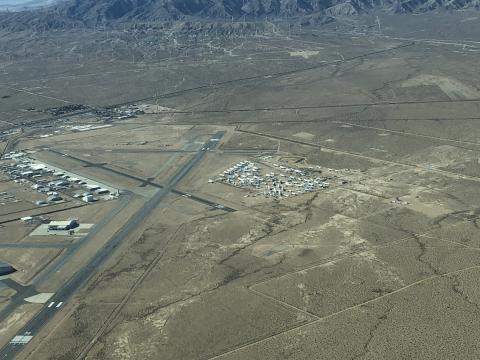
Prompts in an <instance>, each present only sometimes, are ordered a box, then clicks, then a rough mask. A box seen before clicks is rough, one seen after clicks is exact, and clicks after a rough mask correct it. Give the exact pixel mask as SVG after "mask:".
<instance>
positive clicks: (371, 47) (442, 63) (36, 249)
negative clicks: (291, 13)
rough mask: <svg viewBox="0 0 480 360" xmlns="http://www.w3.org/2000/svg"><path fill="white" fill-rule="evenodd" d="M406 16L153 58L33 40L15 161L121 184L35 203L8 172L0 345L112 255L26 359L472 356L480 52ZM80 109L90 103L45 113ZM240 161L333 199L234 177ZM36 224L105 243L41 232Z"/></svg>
mask: <svg viewBox="0 0 480 360" xmlns="http://www.w3.org/2000/svg"><path fill="white" fill-rule="evenodd" d="M468 15H469V14H464V15H462V16H464V18H465V19H467V21H466V22H472V21H473V22H475V23H476V24H478V22H476V21H477V20H471V17H468ZM468 19H470V20H468ZM386 20H388V19H386ZM362 21H364V22H365V23H367V24H368V23H369V21H371V19H363V20H362ZM396 21H399V20H398V19H396V18H393V19H390V22H387V23H386V24H385V25H384V30H383V33H378V32H374V31H366V32H363V33H361V32H359V31H358V29H359V28H362V26H364V25H363V24H361V23H359V25H358V27H357V28H356V29H357V33H355V32H354V31H353V30H352V29H351V27H349V26H348V24H346V25H344V27H343V28H340V29H337V30H336V31H335V29H327V30H328V31H327V30H325V32H324V33H322V32H317V31H316V30H312V31H304V32H302V33H300V32H298V33H293V34H290V35H288V36H287V35H285V34H284V33H283V34H281V33H277V32H275V31H274V32H271V33H266V34H263V35H248V36H244V37H238V38H225V39H222V40H219V39H216V40H211V41H209V40H208V39H203V40H201V41H200V40H198V39H197V42H196V43H195V44H191V43H189V42H188V41H187V40H185V41H186V42H185V43H184V47H183V48H181V49H178V48H176V47H175V48H173V50H171V51H173V52H175V51H177V52H180V54H172V56H167V57H164V58H161V59H157V58H156V56H157V55H155V54H153V53H152V52H148V51H146V50H145V49H147V48H148V47H147V45H146V44H147V43H146V42H140V43H139V45H138V47H137V48H135V51H134V50H130V52H128V51H127V50H125V49H128V46H127V45H128V41H129V40H128V39H126V40H125V39H122V38H120V37H119V38H118V39H120V40H122V41H124V42H122V41H120V40H118V41H117V42H112V41H111V38H112V37H113V36H114V34H112V33H108V32H107V33H100V34H97V35H95V34H91V33H88V32H85V33H83V35H82V36H83V37H79V38H78V43H75V41H74V40H72V39H71V38H69V37H68V36H67V35H65V34H58V35H55V36H54V35H47V34H43V35H42V34H38V35H37V36H38V39H37V42H38V44H37V46H39V47H45V54H44V55H43V56H42V57H40V56H37V55H35V54H32V55H28V54H27V55H25V54H23V55H22V56H21V54H19V53H13V54H12V57H18V58H19V59H18V60H15V61H13V60H10V59H8V58H5V59H4V60H2V63H1V64H0V65H1V67H0V71H3V74H2V73H1V72H0V125H1V126H2V127H3V133H2V134H3V135H2V141H3V146H4V147H5V151H4V152H5V154H6V153H8V152H11V151H16V152H20V151H22V152H26V153H27V154H28V158H30V159H32V161H39V162H43V163H45V164H48V165H50V166H54V167H56V168H59V169H64V170H68V171H70V172H72V173H73V174H77V175H78V176H82V177H85V178H87V179H90V180H91V181H93V182H97V183H101V184H104V185H105V186H109V187H112V188H114V189H119V196H118V197H115V198H112V199H109V200H106V199H105V200H103V199H102V200H100V201H97V202H95V203H93V204H86V203H84V202H82V201H80V200H79V199H78V198H75V197H74V196H73V194H74V191H73V190H72V189H66V190H65V194H64V200H65V201H64V202H62V203H58V204H50V205H48V206H46V207H38V206H35V205H34V203H35V201H36V200H38V199H40V197H39V196H40V195H39V194H38V193H37V192H35V191H34V190H32V189H31V187H30V186H28V185H29V183H28V184H22V183H15V182H13V181H12V180H11V179H9V178H8V177H6V176H5V175H4V174H2V176H3V177H2V178H1V179H0V193H1V192H3V191H5V192H7V193H8V194H12V195H13V196H14V198H10V200H11V201H5V202H2V201H0V203H1V205H0V231H1V236H0V248H1V252H0V260H2V261H4V262H7V263H9V264H12V265H13V266H14V267H15V268H16V269H17V272H16V273H14V274H12V275H11V277H10V279H9V281H10V282H6V283H4V284H2V281H0V284H1V286H2V287H0V301H2V302H1V303H0V314H1V312H2V311H3V310H4V309H5V308H7V309H10V308H9V307H8V306H12V304H14V305H16V306H13V307H12V308H11V310H9V311H10V312H9V313H8V314H7V313H6V312H5V318H4V319H2V324H4V325H3V326H2V330H1V331H2V332H1V333H0V342H1V343H2V345H7V346H8V344H9V341H11V338H12V337H13V336H14V335H15V334H19V331H23V330H21V329H23V326H24V325H25V324H26V323H27V321H28V320H29V319H31V318H33V317H34V316H35V314H38V313H39V311H41V309H42V307H47V306H48V305H49V303H50V300H46V301H44V302H43V303H30V302H28V301H24V299H22V298H21V296H20V295H21V294H23V292H25V293H26V294H27V293H28V294H30V295H33V294H37V293H41V294H56V293H57V292H58V289H60V288H62V286H64V284H66V283H68V281H69V279H70V278H71V277H72V276H74V274H75V273H76V272H77V271H78V270H79V269H82V268H84V267H85V266H87V264H89V259H92V258H93V257H94V256H95V254H97V253H99V252H105V250H104V249H109V250H111V252H109V254H108V257H107V256H105V258H104V259H103V261H102V262H98V263H96V268H95V271H93V272H92V273H91V275H90V276H89V277H86V278H85V281H84V282H83V283H82V284H81V286H80V285H79V286H78V288H76V291H75V292H74V293H72V294H71V296H69V297H68V298H66V299H65V300H62V299H58V300H56V301H58V302H57V303H58V304H60V305H59V307H58V308H56V305H54V307H55V309H56V310H55V313H52V315H51V320H50V321H48V322H45V324H43V326H42V327H41V328H39V329H37V330H38V331H37V332H34V333H33V334H32V335H33V338H32V339H31V340H30V341H29V342H28V344H24V348H22V351H21V352H19V353H18V355H17V356H18V359H30V360H42V359H45V360H46V359H49V360H52V359H56V360H71V359H145V360H146V359H172V360H187V359H210V360H213V359H222V360H223V359H225V360H237V359H238V360H246V359H272V360H273V359H296V360H298V359H329V360H331V359H478V358H479V357H480V342H479V340H478V337H477V333H478V331H479V329H480V316H479V315H480V287H479V285H478V281H477V276H479V275H480V232H479V229H478V224H477V221H478V219H479V214H480V211H479V209H480V208H479V206H478V204H479V201H480V193H479V191H478V188H479V182H480V142H479V141H478V139H479V137H480V127H479V126H478V120H479V119H480V117H479V115H478V114H479V110H480V86H479V85H478V84H479V81H480V75H479V74H478V63H479V60H480V59H479V56H480V52H479V51H480V43H478V42H474V41H473V40H471V39H470V38H467V39H466V40H465V39H462V38H460V37H459V36H457V37H456V38H454V39H453V38H452V39H450V40H449V38H448V35H449V34H448V33H446V34H440V35H439V36H443V37H442V38H440V39H435V38H434V36H435V31H433V30H432V29H431V28H430V29H425V32H430V33H429V36H428V37H425V36H422V31H421V30H422V29H421V28H420V27H421V25H419V23H415V24H413V25H412V32H413V33H411V34H409V35H407V34H404V33H401V31H400V30H398V32H396V29H397V28H396V27H395V26H397V25H396ZM455 21H456V20H455ZM428 23H429V22H428V21H425V24H428ZM462 24H463V23H462ZM388 25H390V28H389V27H388ZM425 26H427V25H425ZM465 26H466V25H465ZM395 33H397V34H399V35H398V36H394V35H393V34H395ZM94 36H97V37H98V38H104V39H106V40H105V44H107V45H108V46H110V45H111V44H117V46H118V47H114V46H112V47H111V48H108V49H104V50H103V51H101V46H100V43H99V42H93V40H91V39H93V38H94ZM125 36H127V35H125ZM144 36H147V35H145V34H144ZM3 41H4V44H3V45H2V46H7V43H8V42H9V41H13V40H12V39H10V40H8V41H7V40H3ZM65 44H69V50H68V51H64V50H65V49H64V47H65ZM168 45H169V43H166V44H160V45H158V48H157V47H155V49H157V50H156V51H158V56H160V55H161V54H164V51H165V49H166V48H168ZM170 45H171V44H170ZM59 49H62V51H60V50H59ZM47 50H51V52H50V53H48V54H47ZM17 51H20V50H17ZM23 51H24V52H25V53H28V52H29V51H32V52H33V50H32V49H29V48H25V49H23ZM122 51H123V52H122ZM162 51H163V52H162ZM12 52H13V50H12ZM135 56H136V57H137V59H136V60H134V59H133V58H134V57H135ZM68 104H83V105H85V106H86V107H88V108H86V110H82V111H78V112H74V113H66V114H62V115H61V116H57V115H52V111H51V108H55V107H61V106H65V105H68ZM132 108H135V109H141V110H142V111H141V112H139V113H138V114H136V115H135V116H131V117H130V116H127V117H122V116H118V114H121V113H122V111H126V110H128V109H132ZM99 109H107V110H108V112H109V115H108V116H105V115H104V114H103V115H102V114H100V113H99V112H98V111H96V110H99ZM122 114H123V113H122ZM79 126H87V127H86V128H85V127H84V128H81V127H80V128H79ZM88 126H91V128H89V127H88ZM79 129H81V130H79ZM220 132H221V134H222V136H221V138H219V139H217V138H214V140H211V139H212V137H214V136H216V135H215V134H220ZM209 139H210V140H209ZM209 141H210V142H209ZM212 141H215V142H216V143H215V145H214V146H210V145H208V144H211V143H212ZM199 154H201V156H202V157H201V158H200V157H199V156H200V155H199ZM197 156H198V159H199V160H198V162H195V163H194V162H192V161H193V160H195V159H197V158H196V157H197ZM12 161H13V160H8V159H4V160H2V163H3V162H4V163H9V164H10V163H12ZM195 161H196V160H195ZM245 161H250V162H252V163H253V164H256V166H257V167H258V168H259V172H260V174H262V176H265V174H268V173H271V172H273V173H276V174H277V175H278V174H280V175H278V176H280V177H282V178H284V179H286V180H282V184H283V183H284V182H285V183H286V182H288V181H290V180H288V179H289V178H288V177H289V176H290V175H289V174H287V170H288V169H291V170H288V171H291V172H293V171H295V170H298V171H299V172H302V173H304V174H305V175H302V176H304V177H305V178H308V179H310V178H312V179H313V178H322V179H323V180H322V181H323V182H328V186H327V185H325V186H324V187H322V188H315V189H314V190H312V191H303V190H301V191H297V193H295V194H294V195H292V192H289V193H288V194H289V196H284V195H282V196H273V195H271V192H270V195H269V194H268V192H269V191H270V190H269V189H268V188H265V187H262V188H261V190H259V188H256V187H254V186H248V185H238V184H232V183H228V182H227V181H225V179H224V178H222V174H223V173H224V171H226V170H227V169H229V168H231V167H233V166H234V165H235V164H238V163H241V162H245ZM183 169H186V170H185V171H184V170H183ZM285 169H286V170H285ZM187 170H188V171H187ZM179 171H180V172H179ZM182 171H183V172H182ZM180 175H181V176H180ZM283 181H284V182H283ZM292 181H293V180H292ZM295 181H296V180H295ZM302 181H303V180H302ZM305 181H310V180H305ZM262 186H263V185H262ZM162 191H163V192H165V196H164V197H163V198H162V200H161V202H159V203H158V204H157V206H155V207H152V208H149V209H150V210H149V211H148V215H146V216H145V217H143V218H142V221H137V219H138V215H137V214H139V213H140V212H141V211H143V210H142V209H145V208H146V207H147V206H149V204H150V202H151V200H152V199H154V198H155V197H156V196H158V194H159V193H161V192H162ZM12 199H14V200H18V201H14V200H12ZM0 200H1V199H0ZM25 216H43V217H47V218H48V219H50V220H65V219H68V218H72V217H74V218H77V219H79V222H80V223H85V224H92V228H90V230H89V231H88V235H81V236H80V235H61V236H60V235H59V236H53V235H51V236H34V235H32V231H34V230H35V228H36V227H37V225H32V224H26V223H25V222H24V221H22V220H20V218H21V217H25ZM131 224H133V225H135V226H134V227H133V225H132V229H131V231H130V230H129V232H128V236H127V235H124V234H126V232H125V231H126V230H125V231H124V230H123V229H126V226H127V225H128V226H130V225H131ZM120 237H122V241H121V242H119V243H118V244H117V245H118V246H117V245H116V246H114V247H112V248H109V247H108V244H109V242H110V241H111V239H114V238H120ZM104 247H105V248H104ZM15 284H16V285H15ZM21 287H24V289H23V290H22V288H21ZM25 289H26V290H25ZM19 294H20V295H19ZM19 297H20V298H19ZM52 299H53V298H52ZM57 303H55V304H57Z"/></svg>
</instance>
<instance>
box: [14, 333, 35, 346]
mask: <svg viewBox="0 0 480 360" xmlns="http://www.w3.org/2000/svg"><path fill="white" fill-rule="evenodd" d="M32 338H33V336H32V335H17V336H15V337H14V338H13V339H12V340H10V344H12V345H25V344H27V343H28V342H29V341H30V340H32Z"/></svg>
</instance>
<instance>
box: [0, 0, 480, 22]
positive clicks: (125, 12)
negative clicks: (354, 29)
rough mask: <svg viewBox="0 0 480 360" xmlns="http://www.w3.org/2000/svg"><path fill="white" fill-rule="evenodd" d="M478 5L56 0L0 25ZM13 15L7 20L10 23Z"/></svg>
mask: <svg viewBox="0 0 480 360" xmlns="http://www.w3.org/2000/svg"><path fill="white" fill-rule="evenodd" d="M478 8H480V0H60V1H59V2H57V3H56V4H55V5H53V6H48V7H44V8H42V9H35V10H29V11H22V12H16V13H9V14H6V13H3V14H2V16H0V26H3V27H5V26H13V25H15V26H16V27H28V26H30V25H34V26H35V25H39V24H43V25H44V26H46V27H49V28H55V27H59V26H65V24H71V23H76V22H78V23H82V24H90V25H91V24H109V23H118V22H128V21H166V20H178V19H185V18H191V17H193V18H198V19H202V18H203V19H209V20H220V19H242V18H243V19H259V18H260V19H265V18H267V19H268V18H278V17H280V18H285V17H301V16H312V15H317V16H328V17H335V16H352V15H357V14H362V13H369V12H375V11H382V12H387V13H424V12H429V11H450V10H463V9H478ZM12 20H13V22H12Z"/></svg>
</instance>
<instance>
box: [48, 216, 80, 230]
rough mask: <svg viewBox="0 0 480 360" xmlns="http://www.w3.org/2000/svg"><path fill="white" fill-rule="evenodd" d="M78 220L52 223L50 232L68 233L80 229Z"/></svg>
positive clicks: (49, 227)
mask: <svg viewBox="0 0 480 360" xmlns="http://www.w3.org/2000/svg"><path fill="white" fill-rule="evenodd" d="M78 225H79V224H78V220H76V219H70V220H67V221H52V222H50V223H49V224H48V231H68V230H72V229H75V228H76V227H78Z"/></svg>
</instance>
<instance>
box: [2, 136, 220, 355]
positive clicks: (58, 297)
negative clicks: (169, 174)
mask: <svg viewBox="0 0 480 360" xmlns="http://www.w3.org/2000/svg"><path fill="white" fill-rule="evenodd" d="M224 133H225V132H223V131H219V132H217V133H216V134H215V135H213V136H212V137H211V138H210V139H209V140H208V141H207V142H206V143H205V145H204V146H203V147H202V148H201V150H199V151H198V152H197V153H196V154H195V156H194V157H193V158H192V159H191V160H190V161H188V162H187V163H186V164H185V165H184V166H183V167H182V168H181V169H179V171H177V173H176V174H175V175H174V176H173V178H172V179H171V180H170V181H169V183H168V184H167V185H165V186H164V187H162V188H161V189H159V190H158V191H157V192H156V193H155V195H154V196H153V197H152V198H150V199H149V200H148V201H147V202H146V203H145V204H144V205H143V206H142V208H141V209H140V210H139V211H138V212H137V213H136V214H135V215H134V216H133V217H132V218H130V219H129V221H128V222H127V223H125V225H124V226H123V227H122V228H121V229H120V230H119V231H118V232H117V233H116V234H115V235H114V236H113V237H112V238H111V239H110V240H109V241H108V243H107V244H105V246H104V247H103V248H102V249H101V250H100V251H98V252H97V253H96V254H95V256H94V257H93V258H92V259H91V260H90V262H89V263H88V264H87V265H86V266H84V267H83V268H82V269H79V271H78V272H77V273H76V274H75V275H74V276H73V277H72V278H71V279H70V280H69V281H68V282H67V283H66V284H65V285H64V286H62V287H61V288H60V289H59V290H58V291H57V292H56V293H55V295H54V296H53V297H52V298H51V299H50V301H49V302H48V303H46V304H45V306H44V307H43V308H42V310H40V312H39V313H38V314H37V315H36V316H35V317H34V318H32V319H31V320H30V321H29V322H28V323H27V324H26V325H25V326H24V327H23V328H22V329H21V330H20V331H19V332H18V333H17V335H16V336H15V337H14V338H13V339H12V340H11V341H10V342H9V343H7V345H5V346H4V347H3V348H2V350H1V352H0V359H2V360H13V359H15V357H16V355H17V354H18V353H19V352H20V351H22V349H23V348H24V346H25V345H26V344H27V343H28V342H29V341H30V340H31V339H32V337H33V336H35V335H36V334H37V333H38V332H39V331H40V330H41V329H42V327H43V326H44V325H45V324H46V323H47V322H48V321H50V320H51V319H52V317H53V316H54V315H55V314H56V312H57V311H59V310H61V308H62V307H63V306H64V304H65V302H67V301H68V300H69V299H70V298H71V297H72V296H73V294H74V293H75V292H76V291H77V290H79V289H80V288H81V287H82V286H83V285H84V284H85V283H86V282H87V280H89V279H90V278H91V277H92V276H93V275H94V274H95V272H96V270H97V268H98V267H99V266H100V265H101V264H103V263H104V262H105V261H106V260H107V259H108V258H109V256H110V255H111V254H112V252H113V251H114V250H115V248H117V247H118V246H119V245H120V244H121V243H122V242H123V241H124V240H125V239H126V238H128V237H129V236H130V235H131V234H132V233H133V231H135V229H137V228H138V227H139V226H140V225H141V224H142V223H143V221H144V220H145V218H146V217H147V216H148V215H149V214H150V213H151V212H152V211H153V210H154V209H155V208H156V207H157V206H158V205H159V204H160V203H161V202H162V201H163V200H164V199H165V197H166V196H167V195H168V194H169V193H170V192H172V190H173V189H174V187H175V186H176V185H177V184H178V183H179V182H180V181H181V180H182V179H183V178H184V177H185V176H186V175H187V174H188V173H189V172H190V170H191V169H192V168H193V167H194V166H195V165H196V164H197V163H198V162H199V161H200V160H201V159H202V158H203V157H204V155H205V153H206V152H207V151H209V149H214V148H215V147H216V146H217V144H218V141H219V140H220V139H221V138H222V136H223V135H224Z"/></svg>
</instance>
